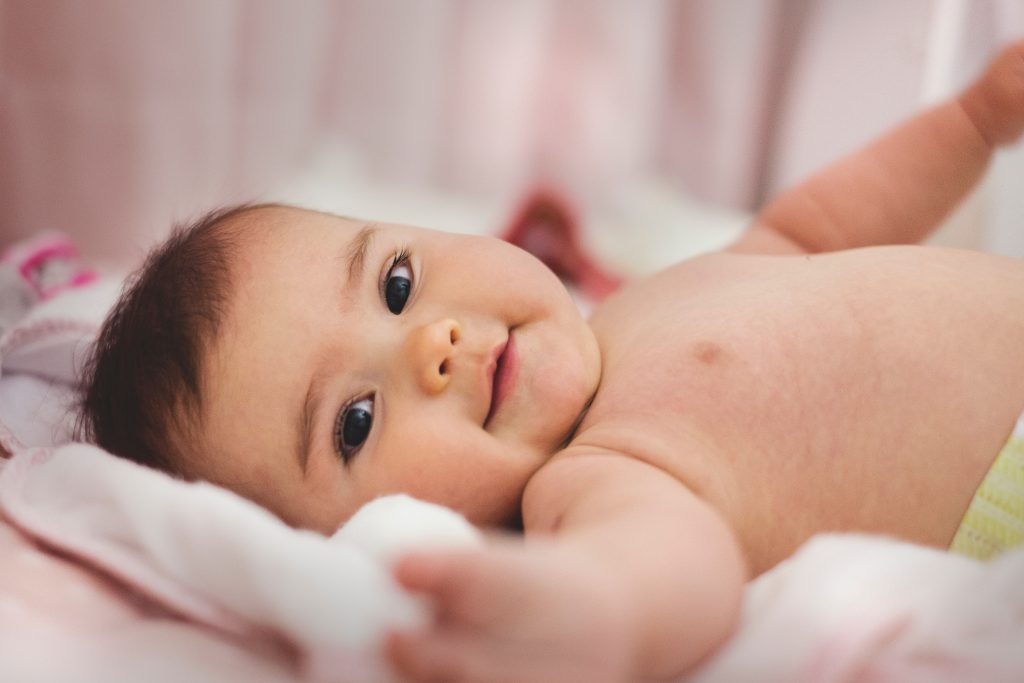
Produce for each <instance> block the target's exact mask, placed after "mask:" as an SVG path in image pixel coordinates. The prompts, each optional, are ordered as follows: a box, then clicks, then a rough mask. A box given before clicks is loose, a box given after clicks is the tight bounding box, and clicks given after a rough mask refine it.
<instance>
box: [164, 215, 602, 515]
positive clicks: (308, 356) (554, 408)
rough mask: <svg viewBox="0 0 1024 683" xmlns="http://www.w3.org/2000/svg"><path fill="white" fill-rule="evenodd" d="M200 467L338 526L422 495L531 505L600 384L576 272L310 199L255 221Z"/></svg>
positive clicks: (279, 506)
mask: <svg viewBox="0 0 1024 683" xmlns="http://www.w3.org/2000/svg"><path fill="white" fill-rule="evenodd" d="M244 220H246V221H247V222H250V223H256V224H258V226H257V227H253V228H247V229H246V231H245V232H244V233H243V239H242V242H243V244H242V246H241V248H240V252H239V254H238V256H237V258H236V260H235V262H234V264H233V276H234V284H233V291H232V292H231V295H230V297H229V302H228V306H227V309H226V311H225V318H224V323H223V325H222V327H221V330H220V334H219V336H218V338H217V339H216V340H215V342H214V343H213V346H212V348H211V350H210V351H209V353H208V356H207V359H206V361H207V362H206V366H205V372H204V377H203V389H202V390H203V411H202V416H201V420H200V423H199V430H198V432H199V433H198V439H197V440H198V442H199V443H198V444H197V445H198V446H199V447H198V449H197V451H198V454H197V455H196V456H194V457H190V458H189V459H188V460H187V462H186V463H184V465H185V471H186V473H187V474H188V475H189V476H194V477H199V478H204V479H208V480H210V481H213V482H216V483H219V484H221V485H224V486H226V487H228V488H230V489H233V490H235V491H236V492H238V493H240V494H242V495H244V496H246V497H248V498H250V499H252V500H254V501H256V502H257V503H259V504H261V505H264V506H265V507H267V508H269V509H270V510H272V511H273V512H275V513H276V514H278V515H279V516H280V517H282V518H283V519H284V520H285V521H287V522H288V523H290V524H293V525H295V526H300V527H305V528H312V529H318V530H321V531H323V532H327V533H329V532H332V531H333V530H334V529H335V528H337V526H338V525H340V524H341V523H342V522H344V521H345V520H346V519H347V518H348V517H349V516H350V515H351V514H352V513H353V512H355V510H356V509H357V508H358V507H359V506H360V505H361V504H363V503H365V502H367V501H369V500H371V499H373V498H374V497H376V496H379V495H383V494H388V493H395V492H404V493H408V494H410V495H413V496H416V497H419V498H422V499H425V500H429V501H433V502H437V503H441V504H444V505H448V506H450V507H453V508H455V509H457V510H459V511H461V512H463V513H464V514H466V515H467V516H468V517H469V518H470V519H471V520H472V521H474V522H476V523H479V524H500V523H503V522H505V521H508V520H509V519H510V518H512V517H514V515H515V514H516V513H517V512H518V504H519V499H520V496H521V493H522V490H523V488H524V486H525V484H526V482H527V480H528V479H529V478H530V476H531V475H532V474H533V473H534V472H535V471H536V470H537V469H538V468H539V467H540V466H541V465H542V464H544V462H545V461H546V460H547V459H548V458H549V457H550V456H551V454H552V453H553V452H555V451H556V450H557V449H558V447H559V445H560V444H562V442H563V441H564V440H565V438H566V437H567V435H568V434H569V432H570V431H571V429H572V427H573V425H574V423H575V422H576V420H577V418H578V417H579V415H580V414H581V411H582V410H583V409H584V407H585V405H586V403H587V401H588V400H589V399H590V397H591V396H592V395H593V393H594V391H595V390H596V387H597V383H598V379H599V376H600V360H599V353H598V350H597V343H596V341H595V339H594V336H593V334H592V333H591V331H590V328H589V327H588V325H587V324H586V322H585V321H584V320H583V319H582V317H581V316H580V314H579V313H578V312H577V310H576V308H575V306H574V305H573V303H572V301H571V299H570V298H569V296H568V294H567V292H566V291H565V289H564V288H563V287H562V285H561V283H560V282H559V281H558V279H557V278H556V277H555V276H554V275H553V274H552V273H551V272H550V271H549V270H548V269H547V268H546V267H544V266H543V265H542V264H541V263H540V262H539V261H537V260H536V259H535V258H533V257H532V256H530V255H529V254H527V253H526V252H524V251H522V250H520V249H518V248H516V247H513V246H511V245H508V244H506V243H504V242H501V241H500V240H496V239H493V238H487V237H475V236H465V235H454V234H447V233H441V232H435V231H431V230H425V229H421V228H412V227H407V226H399V225H383V224H381V225H377V224H369V225H367V224H364V223H361V222H357V221H352V220H347V219H343V218H339V217H336V216H330V215H325V214H320V213H315V212H309V211H302V210H299V209H285V208H271V209H261V210H259V211H257V212H255V213H249V214H246V216H245V218H244Z"/></svg>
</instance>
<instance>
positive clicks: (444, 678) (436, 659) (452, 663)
mask: <svg viewBox="0 0 1024 683" xmlns="http://www.w3.org/2000/svg"><path fill="white" fill-rule="evenodd" d="M387 648H388V657H389V658H390V659H391V663H392V664H394V666H395V668H396V669H397V670H398V671H399V673H401V674H402V676H404V677H405V678H407V679H408V680H410V681H416V682H417V683H459V682H460V681H474V682H477V681H479V682H480V683H484V682H485V681H499V680H501V679H500V678H496V677H495V676H494V673H495V672H493V671H488V670H487V661H486V660H485V658H484V657H482V656H481V655H480V654H479V653H478V651H477V649H476V648H475V647H473V643H471V642H469V639H468V638H467V637H466V636H459V635H456V634H455V633H453V632H451V631H432V632H429V633H394V634H392V635H391V636H390V638H389V639H388V644H387Z"/></svg>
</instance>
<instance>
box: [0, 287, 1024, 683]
mask: <svg viewBox="0 0 1024 683" xmlns="http://www.w3.org/2000/svg"><path fill="white" fill-rule="evenodd" d="M115 292H116V283H110V282H101V283H99V284H98V285H94V286H90V287H86V288H83V289H81V290H79V291H75V292H70V293H67V294H64V295H61V296H59V297H56V298H55V299H53V300H52V301H50V302H48V303H47V304H45V305H43V306H40V307H37V308H36V309H35V310H33V311H32V313H31V314H30V315H29V316H28V317H27V318H26V319H24V320H23V321H22V322H21V323H20V324H19V325H18V326H16V327H15V328H14V329H12V330H10V331H8V332H7V333H6V334H5V335H4V336H3V338H2V339H0V444H2V445H3V447H4V449H5V450H6V451H8V453H9V454H10V457H9V458H7V459H5V460H0V463H3V464H2V465H0V514H2V523H0V663H2V671H3V672H4V678H8V677H10V678H9V679H10V680H19V681H62V680H76V681H121V680H125V681H128V680H133V681H134V680H141V679H145V680H167V681H178V680H190V681H214V680H250V681H288V680H315V681H354V682H360V683H362V682H372V681H390V680H393V678H392V674H391V672H390V670H389V669H388V667H387V665H386V663H385V661H384V660H383V658H382V657H381V647H382V639H383V637H384V635H385V634H386V633H387V631H388V630H389V629H391V628H394V627H399V626H408V625H414V624H416V623H418V622H420V621H422V620H424V619H428V618H429V605H425V604H423V603H421V602H420V601H418V600H417V599H416V598H414V597H412V596H409V595H407V594H405V593H404V592H403V591H402V590H401V589H400V588H399V587H398V586H397V585H396V584H395V583H394V582H393V581H392V580H391V578H390V574H389V570H388V567H389V564H390V562H391V560H392V559H393V558H394V557H395V555H396V554H398V553H400V552H401V551H402V550H403V549H405V548H410V547H414V546H417V545H422V544H451V543H476V542H479V538H478V535H477V533H476V532H475V531H474V530H472V529H471V528H470V527H469V526H468V525H467V524H466V523H465V522H464V521H463V520H462V519H461V518H459V517H458V516H457V515H455V514H454V513H452V512H450V511H448V510H444V509H441V508H437V507H436V506H430V505H427V504H424V503H421V502H418V501H413V500H411V499H408V498H405V497H392V498H385V499H381V500H378V501H375V502H374V503H371V504H370V506H368V507H367V508H365V509H364V510H362V511H361V512H360V513H359V514H358V515H357V516H356V517H355V518H353V520H351V521H350V522H349V524H347V525H346V526H345V527H343V528H342V529H341V530H340V531H339V532H338V533H337V534H335V535H334V536H333V537H331V538H324V537H322V536H319V535H316V534H313V533H310V532H303V531H296V530H293V529H290V528H288V527H286V526H285V525H283V524H282V523H281V522H279V521H278V520H277V519H276V518H274V517H272V516H271V515H270V514H268V513H267V512H265V511H264V510H262V509H260V508H258V507H256V506H255V505H253V504H251V503H249V502H247V501H245V500H242V499H241V498H239V497H237V496H235V495H233V494H231V493H230V492H228V491H225V490H222V489H219V488H216V487H213V486H210V485H206V484H186V483H183V482H180V481H175V480H172V479H171V478H169V477H167V476H165V475H163V474H160V473H157V472H155V471H151V470H148V469H145V468H142V467H139V466H136V465H134V464H132V463H128V462H126V461H122V460H119V459H116V458H113V457H111V456H110V455H109V454H106V453H104V452H102V451H100V450H99V449H97V448H95V447H92V446H88V445H85V444H75V443H67V442H68V441H69V440H70V438H71V436H72V433H71V431H70V430H71V427H72V422H73V421H72V419H71V414H70V413H69V412H68V406H69V405H70V402H71V398H72V396H73V390H72V383H73V381H74V370H75V368H76V366H77V364H78V363H79V362H80V361H81V358H82V352H83V350H84V348H85V346H86V345H87V343H88V341H89V340H90V339H91V335H92V334H93V333H94V331H95V327H96V325H97V323H98V320H99V319H100V317H102V313H103V311H104V310H105V307H106V305H108V304H109V302H110V300H111V298H112V296H113V295H114V293H115ZM32 406H34V407H32ZM1022 581H1024V551H1018V552H1014V553H1010V554H1008V555H1005V556H1003V557H1002V558H1000V559H999V560H997V561H995V562H992V563H990V564H981V563H978V562H975V561H973V560H969V559H965V558H963V557H957V556H953V555H949V554H946V553H943V552H939V551H936V550H930V549H925V548H919V547H915V546H911V545H909V544H905V543H900V542H897V541H893V540H887V539H882V538H875V537H868V536H855V535H829V536H819V537H817V538H815V539H812V540H811V541H810V542H809V543H808V544H806V545H805V546H804V547H803V548H802V549H801V550H800V551H799V552H798V553H797V554H796V555H795V556H794V557H793V558H791V559H790V560H789V561H787V562H785V563H783V564H782V565H780V566H779V567H777V568H776V569H774V570H773V571H771V572H770V573H768V574H766V575H765V576H763V577H761V578H759V579H758V580H756V581H754V582H753V583H752V584H751V585H750V586H749V588H748V594H747V600H746V608H745V612H744V615H743V620H742V624H741V626H740V628H739V631H738V632H737V633H736V635H735V636H734V638H733V639H732V640H731V641H730V642H729V643H728V644H727V645H726V646H724V647H723V648H722V649H721V650H720V651H719V652H718V653H716V655H715V656H714V657H712V658H711V659H710V660H709V661H708V662H706V663H705V665H704V667H703V668H702V669H700V670H699V671H697V672H695V673H694V674H693V675H692V676H691V677H689V679H688V680H692V681H700V682H702V683H708V682H718V681H723V682H724V681H737V680H759V681H918V680H920V681H964V680H970V681H1014V680H1024V648H1022V647H1021V646H1020V643H1022V642H1024V591H1022V590H1020V585H1021V582H1022Z"/></svg>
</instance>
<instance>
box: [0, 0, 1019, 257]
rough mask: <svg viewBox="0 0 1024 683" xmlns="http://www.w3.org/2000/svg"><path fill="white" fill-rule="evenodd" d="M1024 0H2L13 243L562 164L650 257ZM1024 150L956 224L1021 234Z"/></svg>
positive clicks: (942, 69) (475, 214)
mask: <svg viewBox="0 0 1024 683" xmlns="http://www.w3.org/2000/svg"><path fill="white" fill-rule="evenodd" d="M1020 36H1024V2H1021V0H900V1H899V2H891V0H860V1H859V2H849V1H848V0H677V1H670V0H516V1H514V2H511V1H502V0H493V1H492V0H304V1H303V2H287V1H285V0H175V1H173V2H170V1H167V2H157V1H150V0H135V1H133V0H89V1H88V2H83V1H77V0H36V1H33V0H0V248H2V247H3V246H4V245H5V244H9V243H11V242H13V241H16V240H18V239H20V238H23V237H26V236H29V235H32V234H34V233H36V232H38V231H40V230H43V229H58V230H62V231H64V232H66V233H68V234H69V235H71V236H72V238H73V239H74V240H75V241H76V242H77V243H78V245H79V247H80V248H81V250H82V251H83V256H84V258H85V259H86V260H88V261H90V262H92V263H95V264H98V265H100V266H101V267H109V268H115V269H121V268H125V267H130V266H133V265H135V264H136V263H137V262H138V261H139V259H140V258H141V256H142V255H143V253H144V252H145V250H146V249H147V248H148V247H149V246H151V245H152V244H153V243H154V242H155V241H156V240H158V239H159V238H161V237H162V236H164V235H165V234H166V233H167V231H168V230H169V229H170V227H171V225H172V224H173V223H175V222H176V221H182V220H186V219H189V218H194V217H196V216H198V215H199V214H201V213H203V212H205V211H207V210H209V209H212V208H215V207H218V206H222V205H225V204H230V203H234V202H238V201H245V200H260V201H263V200H289V201H293V202H298V203H302V204H306V205H309V206H313V207H316V208H323V209H328V210H334V211H338V212H342V213H346V214H349V215H359V216H365V217H370V218H374V219H377V220H395V221H402V222H411V223H418V224H421V225H427V226H431V227H439V228H448V229H454V230H462V231H477V232H495V233H496V232H499V231H501V230H502V229H503V227H504V226H505V225H506V224H507V222H508V220H509V219H510V216H511V215H512V212H513V211H514V209H515V208H516V206H517V204H518V202H520V201H521V200H522V198H523V197H524V196H525V195H526V194H527V193H528V192H529V191H530V190H531V189H532V188H536V187H538V186H543V187H548V188H553V189H554V190H555V191H556V192H558V193H559V194H560V195H561V196H562V197H564V198H565V199H566V201H567V202H568V203H569V204H570V205H571V206H572V207H573V210H574V211H575V213H576V215H577V216H578V217H579V219H580V222H581V225H582V227H583V233H584V236H585V238H586V241H587V243H588V244H589V245H590V247H591V248H592V250H593V251H594V253H596V254H597V256H598V258H599V260H601V261H603V262H604V263H606V264H608V266H609V267H610V268H612V269H613V270H616V271H619V272H623V273H627V274H628V273H633V272H642V271H644V270H648V269H650V268H653V267H657V266H659V265H663V264H664V263H665V262H668V261H671V260H674V259H676V258H680V257H683V256H686V255H689V254H691V253H695V252H699V251H702V250H706V249H710V248H714V247H716V246H720V245H721V244H724V243H725V242H726V241H728V240H729V239H731V238H732V237H733V236H734V235H735V234H736V232H737V231H738V230H739V229H740V228H741V227H742V225H743V224H744V223H745V222H746V220H748V217H749V215H750V214H751V212H754V211H756V210H757V208H758V207H759V206H760V205H761V204H763V203H764V202H765V201H766V200H768V199H769V198H771V197H772V196H773V195H774V194H775V193H777V192H778V191H779V190H780V189H781V188H783V187H786V186H787V185H789V184H791V183H793V182H795V181H797V180H799V179H800V178H802V177H803V176H805V175H806V174H808V173H809V172H811V171H813V170H814V169H815V168H817V167H819V166H820V165H822V164H824V163H825V162H827V161H829V160H831V159H834V158H835V157H837V156H838V155H841V154H843V153H845V152H847V151H849V150H851V149H853V148H855V147H857V146H859V145H861V144H862V143H863V142H865V141H866V140H868V139H869V138H871V137H873V136H874V135H876V134H877V133H879V132H880V131H881V130H883V129H884V128H886V127H888V126H890V125H892V124H893V123H895V122H896V121H898V120H900V119H901V118H903V117H905V116H907V115H908V114H910V113H911V112H913V111H915V110H917V109H919V108H920V107H921V106H922V105H925V104H927V103H929V102H931V101H934V100H936V99H938V98H941V97H943V96H946V95H949V94H951V93H952V92H954V91H956V90H957V89H958V88H960V87H961V86H962V85H964V84H965V83H966V82H967V81H968V79H970V78H971V77H972V76H973V75H975V74H976V73H977V72H978V70H979V69H980V67H981V66H982V65H983V64H984V62H985V61H986V60H987V59H988V58H989V57H990V56H991V55H992V53H993V52H994V51H995V50H996V49H997V48H998V47H999V46H1001V45H1003V44H1005V43H1006V42H1008V41H1009V40H1011V39H1013V38H1015V37H1020ZM1022 179H1024V160H1022V154H1021V152H1020V150H1019V149H1018V150H1017V151H1016V152H1015V153H1010V154H1005V155H1003V156H1002V157H1001V158H1000V159H999V162H998V163H997V165H996V167H995V168H994V171H993V173H992V174H990V176H989V178H988V179H987V181H986V183H985V184H984V186H983V187H982V188H981V190H980V191H979V193H978V194H977V196H976V197H975V198H974V199H973V200H972V201H971V202H969V203H968V205H967V206H965V208H964V209H963V210H962V211H961V212H960V214H959V215H958V216H957V217H955V218H954V219H953V220H952V221H951V222H950V224H949V225H948V226H947V227H946V228H945V229H944V230H943V232H942V234H941V235H940V236H939V237H938V238H936V239H937V240H938V241H940V242H945V243H949V244H957V245H961V246H970V247H977V248H983V249H988V250H992V251H998V252H1003V253H1008V254H1015V255H1024V192H1022V191H1021V190H1024V187H1022Z"/></svg>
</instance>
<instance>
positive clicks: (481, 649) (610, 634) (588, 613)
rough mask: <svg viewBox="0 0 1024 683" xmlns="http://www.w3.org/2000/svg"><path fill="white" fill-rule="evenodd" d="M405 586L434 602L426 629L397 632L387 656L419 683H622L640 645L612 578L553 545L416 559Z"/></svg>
mask: <svg viewBox="0 0 1024 683" xmlns="http://www.w3.org/2000/svg"><path fill="white" fill-rule="evenodd" d="M395 576H396V578H397V579H398V581H399V582H400V583H401V584H402V585H403V586H405V587H406V588H408V589H409V590H412V591H416V592H419V593H423V594H425V595H427V596H429V597H430V598H432V599H433V601H434V604H435V607H436V610H437V612H436V619H435V623H434V625H433V627H432V628H430V629H429V630H427V631H426V632H416V633H396V634H393V635H392V638H391V640H390V643H389V654H390V657H391V660H392V662H393V663H394V664H395V665H396V667H397V668H398V669H399V670H400V671H401V672H402V673H403V674H404V675H405V676H407V677H408V678H409V679H410V680H413V681H445V683H454V682H459V681H474V682H476V681H480V682H486V681H494V682H498V681H502V682H508V683H513V682H514V683H540V682H542V681H543V682H546V683H566V682H568V681H588V682H592V683H620V682H622V681H626V680H627V679H628V678H629V676H628V673H629V670H630V668H629V663H630V662H629V658H630V652H631V650H632V646H633V642H632V637H631V632H630V629H629V627H628V624H629V619H628V605H626V604H624V603H625V601H624V600H623V599H622V597H621V596H622V591H620V590H618V589H617V588H616V585H615V583H614V582H613V581H612V580H611V579H610V577H609V576H606V575H605V574H604V573H602V572H601V571H599V570H598V568H596V567H594V566H593V565H592V563H587V562H586V561H585V560H584V559H583V558H581V557H578V556H576V555H574V554H572V553H570V552H568V551H566V550H563V549H560V548H555V547H552V546H549V545H541V544H537V545H526V546H524V545H513V544H511V543H499V544H494V545H491V546H489V547H487V548H485V549H482V550H473V551H448V552H432V553H415V554H413V555H409V556H406V557H405V558H403V559H402V560H400V561H399V562H398V563H397V565H396V567H395Z"/></svg>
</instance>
